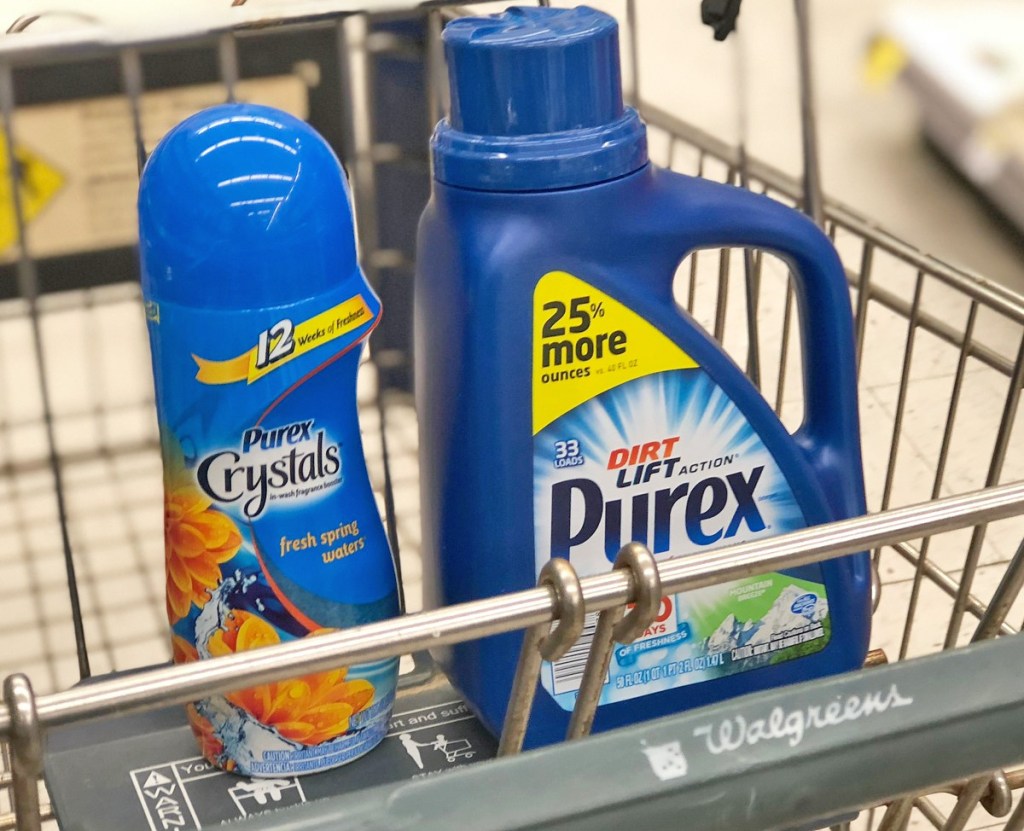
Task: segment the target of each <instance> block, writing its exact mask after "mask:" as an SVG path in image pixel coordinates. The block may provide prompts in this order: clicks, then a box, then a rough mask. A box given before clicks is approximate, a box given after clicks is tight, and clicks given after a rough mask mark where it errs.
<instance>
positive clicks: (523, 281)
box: [415, 7, 870, 746]
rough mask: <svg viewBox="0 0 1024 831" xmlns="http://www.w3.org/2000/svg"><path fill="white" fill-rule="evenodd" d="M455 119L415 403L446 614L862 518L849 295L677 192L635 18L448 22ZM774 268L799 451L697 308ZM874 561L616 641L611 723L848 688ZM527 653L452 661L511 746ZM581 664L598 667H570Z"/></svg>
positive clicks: (436, 153)
mask: <svg viewBox="0 0 1024 831" xmlns="http://www.w3.org/2000/svg"><path fill="white" fill-rule="evenodd" d="M444 43H445V50H446V55H447V61H448V68H449V73H450V82H451V101H452V103H451V115H450V117H449V118H448V119H447V120H445V121H442V122H441V123H440V124H439V125H438V127H437V130H436V132H435V134H434V138H433V144H432V147H433V162H434V184H433V195H432V198H431V201H430V203H429V205H428V206H427V208H426V211H425V212H424V214H423V218H422V220H421V224H420V229H419V248H418V255H417V256H418V273H417V279H416V306H415V308H416V315H417V317H416V393H417V404H418V410H419V419H420V425H421V426H420V448H421V449H420V459H421V492H422V499H423V535H424V537H423V544H424V555H425V558H426V569H427V578H428V579H429V580H430V581H431V582H432V583H433V587H432V588H431V589H430V591H431V593H432V594H433V602H437V603H446V604H450V603H458V602H462V601H468V600H474V599H478V598H482V597H487V596H491V595H496V594H500V593H503V592H508V591H513V590H519V589H523V588H527V587H529V586H531V585H533V584H535V582H536V579H537V576H538V574H539V572H540V569H541V568H542V566H543V565H544V563H545V562H546V561H547V560H548V559H549V558H551V557H564V558H567V559H568V560H569V561H570V563H572V565H573V566H575V568H576V570H577V572H578V573H579V574H580V575H581V576H587V575H592V574H595V573H601V572H605V571H607V570H608V569H609V568H610V567H611V564H612V562H613V560H614V558H615V556H616V553H617V552H618V550H619V548H620V547H621V546H622V545H623V544H625V543H627V542H629V541H633V540H636V541H641V542H644V543H645V544H646V545H647V546H648V547H649V548H650V549H651V550H652V551H653V552H654V554H655V556H656V557H657V558H658V559H667V558H675V557H685V556H686V555H687V554H689V553H693V552H698V551H704V550H706V549H708V548H711V547H714V546H722V545H729V544H734V543H740V542H744V541H749V540H756V539H760V538H763V537H766V536H769V535H775V534H780V533H784V532H787V531H792V530H796V529H800V528H803V527H806V526H810V525H816V524H820V523H824V522H828V521H833V520H838V519H843V518H848V517H851V516H855V515H858V514H861V513H863V512H864V510H865V504H864V488H863V474H862V468H861V457H860V442H859V432H858V429H859V428H858V417H857V399H856V388H855V372H854V348H853V343H854V341H853V335H852V323H851V310H850V300H849V295H848V290H847V285H846V280H845V277H844V274H843V269H842V267H841V265H840V262H839V259H838V257H837V255H836V253H835V251H834V249H833V248H832V245H831V244H830V242H829V240H828V239H827V238H826V237H825V236H824V235H823V234H822V233H821V232H820V231H819V229H818V228H817V227H816V226H815V225H814V224H813V223H812V222H810V221H809V220H808V219H806V218H805V217H803V216H802V215H800V214H799V213H797V212H795V211H793V210H791V209H789V208H787V207H785V206H782V205H780V204H779V203H777V202H774V201H772V200H770V199H768V198H765V197H762V196H757V195H754V194H752V193H749V192H747V191H744V190H741V189H738V188H734V187H729V186H725V185H721V184H717V183H711V182H707V181H704V180H701V179H695V178H690V177H687V176H682V175H678V174H675V173H672V172H668V171H664V170H659V169H657V168H656V167H654V166H653V165H651V164H650V163H649V161H648V157H647V147H646V137H645V128H644V126H643V124H642V123H641V121H640V120H639V118H638V116H637V114H636V112H634V111H633V110H631V109H628V108H624V107H623V104H622V98H621V90H620V76H619V57H618V33H617V26H616V23H615V21H614V20H613V19H612V18H611V17H609V16H608V15H605V14H603V13H600V12H597V11H594V10H593V9H589V8H586V7H580V8H576V9H552V8H513V9H510V10H508V11H506V12H504V13H503V14H499V15H497V16H493V17H484V18H464V19H459V20H456V21H454V22H452V23H450V24H449V25H448V27H447V28H446V29H445V32H444ZM719 246H750V247H757V248H762V249H766V250H770V251H772V252H775V253H776V254H778V255H779V256H781V257H782V258H784V259H785V260H786V261H787V262H788V264H789V265H790V266H791V268H792V270H793V273H794V275H795V277H796V284H797V293H798V297H799V308H800V313H801V325H802V336H803V343H804V345H805V347H806V348H805V389H806V413H805V420H804V422H803V425H802V426H801V428H800V429H799V430H798V431H797V432H796V433H795V434H793V435H791V434H790V433H789V432H787V431H786V429H785V428H784V427H783V426H782V424H781V423H780V421H779V420H778V419H777V418H776V416H775V415H774V413H773V412H772V411H771V409H770V408H769V407H768V405H767V404H766V402H765V401H764V399H763V398H762V397H761V396H760V395H759V394H758V392H757V391H756V389H755V388H754V387H753V386H752V385H751V384H750V382H749V381H748V379H747V378H746V377H745V376H744V375H743V373H742V372H741V371H740V370H739V368H738V367H737V366H736V365H735V364H734V363H733V362H732V361H731V360H730V359H729V358H728V356H727V355H726V354H725V353H724V352H723V351H722V349H721V348H720V347H719V345H718V344H717V343H715V342H714V341H713V340H712V339H711V338H710V337H709V336H708V335H707V334H706V333H705V332H704V331H703V330H702V329H701V327H700V326H699V325H698V324H697V323H696V322H694V320H693V319H692V318H690V317H689V316H688V315H687V314H686V313H685V312H684V311H683V310H682V309H680V308H679V306H678V305H677V304H676V303H675V302H674V300H673V295H672V281H673V275H674V273H675V271H676V268H677V266H678V265H679V263H680V261H681V260H682V258H683V257H685V256H686V255H687V254H688V253H689V252H691V251H693V250H695V249H698V248H708V247H719ZM869 568H870V566H869V561H868V558H867V555H866V554H859V555H856V556H852V557H847V558H843V559H839V560H835V561H831V562H827V563H823V564H821V565H813V566H807V567H801V568H795V569H790V570H786V571H782V572H778V573H768V574H762V575H759V576H757V577H752V578H750V579H743V580H738V581H735V582H732V583H727V584H725V585H720V586H715V587H710V588H706V589H702V590H700V591H694V592H690V593H687V594H683V595H676V596H672V597H668V598H666V600H665V602H664V603H663V606H662V611H661V614H660V615H659V619H658V621H657V622H656V623H655V624H654V625H653V626H652V627H651V628H650V629H649V630H648V632H647V633H645V635H644V636H643V637H642V638H641V639H640V640H638V641H636V642H635V643H632V644H629V645H625V646H620V647H618V648H617V649H616V650H615V651H614V653H613V656H612V661H611V668H610V670H609V675H608V680H607V682H606V684H605V687H604V691H603V693H602V695H601V699H600V706H599V708H598V712H597V716H596V720H595V729H596V730H605V729H608V728H612V727H616V726H619V725H623V724H626V723H629V722H633V721H637V720H640V719H646V718H650V717H654V716H659V715H664V714H667V713H671V712H676V711H679V710H682V709H685V708H689V707H694V706H697V705H700V704H704V703H708V702H713V701H717V700H720V699H723V698H726V697H729V696H734V695H738V694H741V693H745V692H749V691H753V690H758V689H763V688H766V687H771V686H776V685H781V684H786V683H790V682H794V681H799V680H803V679H808V678H812V677H815V676H821V675H825V674H829V673H835V672H841V671H845V670H850V669H853V668H855V667H857V666H859V665H860V664H861V663H862V661H863V659H864V656H865V654H866V651H867V642H868V632H869V621H870V608H869V607H870V600H869V598H870V576H869V574H870V572H869ZM520 643H521V636H520V635H518V634H514V635H508V636H499V637H492V638H489V639H486V640H484V641H479V642H473V643H469V644H465V645H462V646H459V647H457V648H455V649H454V650H452V651H451V652H450V653H448V654H446V655H444V656H442V658H443V660H444V662H445V663H446V668H447V670H448V671H449V673H450V675H451V676H452V678H453V679H454V681H455V683H456V684H457V685H458V687H459V688H460V689H461V690H462V692H463V693H464V694H465V695H466V696H467V698H468V700H469V701H470V703H471V705H472V706H473V707H474V708H475V709H476V711H477V712H478V713H479V714H480V715H481V717H482V718H483V720H484V722H485V723H486V724H487V725H488V727H489V728H490V729H491V730H493V731H495V732H497V731H499V730H500V728H501V724H502V720H503V717H504V713H505V706H506V700H507V696H508V691H509V688H510V684H511V679H512V676H513V674H514V669H515V665H516V656H517V652H518V649H519V644H520ZM586 647H587V643H586V639H585V638H584V639H583V640H582V641H581V643H580V645H579V646H578V648H577V649H576V650H574V652H573V653H570V655H569V656H568V657H567V658H566V659H563V660H562V661H560V662H558V663H556V664H553V665H552V664H545V666H544V668H543V670H542V674H541V679H542V685H543V691H540V692H538V696H537V700H536V703H535V705H534V711H533V717H532V720H531V723H530V727H529V731H528V733H527V736H526V745H527V746H535V745H538V744H543V743H547V742H552V741H556V740H559V739H560V738H562V737H563V736H564V734H565V729H566V726H567V723H568V716H569V711H570V710H571V708H572V706H573V703H574V700H575V697H576V691H577V690H578V688H579V683H580V677H581V674H582V663H583V662H582V660H580V657H581V650H585V649H586ZM574 659H575V660H574Z"/></svg>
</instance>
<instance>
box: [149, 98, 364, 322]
mask: <svg viewBox="0 0 1024 831" xmlns="http://www.w3.org/2000/svg"><path fill="white" fill-rule="evenodd" d="M139 237H140V239H139V247H140V256H141V259H142V288H143V293H144V294H145V296H146V297H147V298H150V299H154V300H158V301H164V302H174V303H179V304H181V305H186V306H191V307H197V308H209V309H222V310H241V309H258V308H266V307H268V306H280V305H286V304H290V303H297V302H299V301H301V300H305V299H306V298H308V297H313V296H315V295H317V294H320V293H321V292H324V291H328V290H331V289H337V288H339V286H340V285H341V284H342V283H343V282H344V281H345V280H348V279H354V278H358V279H360V280H361V279H362V278H361V276H360V274H359V271H358V264H357V260H356V246H355V234H354V229H353V220H352V208H351V205H350V202H349V195H348V188H347V185H346V182H345V176H344V173H343V171H342V168H341V165H340V163H339V162H338V159H337V157H336V156H335V155H334V152H333V151H332V150H331V148H330V146H329V145H328V144H327V142H326V141H324V139H323V138H322V137H321V136H320V135H319V134H318V133H317V132H316V131H315V130H313V128H312V127H310V126H309V125H308V124H306V123H305V122H304V121H302V120H300V119H298V118H295V117H294V116H291V115H289V114H287V113H284V112H281V111H280V110H277V109H274V108H272V107H264V106H257V105H254V104H224V105H221V106H217V107H211V108H209V109H207V110H203V111H202V112H200V113H196V114H195V115H193V116H191V117H190V118H187V119H186V120H185V121H183V122H181V124H179V125H178V126H177V127H175V128H174V129H173V130H171V131H170V132H169V133H168V134H167V135H166V136H165V137H164V138H163V139H162V140H161V142H160V143H159V144H158V145H157V147H156V149H155V150H154V151H153V154H152V155H151V156H150V158H149V161H148V162H147V163H146V167H145V169H144V170H143V173H142V179H141V182H140V185H139Z"/></svg>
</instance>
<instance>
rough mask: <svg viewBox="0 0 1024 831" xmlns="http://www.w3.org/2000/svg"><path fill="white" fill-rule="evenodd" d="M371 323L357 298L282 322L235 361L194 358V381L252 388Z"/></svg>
mask: <svg viewBox="0 0 1024 831" xmlns="http://www.w3.org/2000/svg"><path fill="white" fill-rule="evenodd" d="M372 319H373V315H372V313H371V312H370V307H369V306H367V305H366V301H365V300H364V299H363V296H362V295H360V294H357V295H356V296H355V297H351V298H349V299H348V300H345V301H343V302H342V303H339V304H338V305H337V306H332V307H331V308H330V309H327V310H326V311H323V312H320V313H319V314H316V315H314V316H313V317H311V318H309V319H308V320H304V321H302V322H301V323H293V322H292V321H291V320H290V319H288V318H283V319H282V320H280V321H278V322H277V323H275V324H274V325H273V326H271V327H270V328H269V329H267V330H266V331H264V332H261V333H260V335H259V337H258V339H257V344H256V346H254V347H252V348H251V349H248V350H246V351H245V352H243V353H242V354H241V355H237V356H236V357H234V358H228V359H227V360H223V361H213V360H209V359H207V358H201V357H199V356H198V355H195V354H193V355H192V360H194V361H195V362H196V366H197V367H198V371H197V372H196V380H197V381H198V382H199V383H200V384H234V383H237V382H238V381H245V382H246V383H248V384H251V383H252V382H253V381H257V380H259V379H260V378H262V377H263V376H264V375H266V374H267V373H269V372H273V371H274V370H275V369H277V368H278V367H280V366H284V365H285V364H286V363H289V362H290V361H293V360H295V359H296V358H298V357H300V356H301V355H305V354H306V353H307V352H311V351H312V350H314V349H316V348H317V347H320V346H323V345H324V344H327V343H330V342H331V341H333V340H336V339H337V338H340V337H342V336H343V335H347V334H348V333H349V332H351V331H353V330H355V329H358V328H359V327H360V326H364V325H365V324H367V323H369V322H370V321H371V320H372Z"/></svg>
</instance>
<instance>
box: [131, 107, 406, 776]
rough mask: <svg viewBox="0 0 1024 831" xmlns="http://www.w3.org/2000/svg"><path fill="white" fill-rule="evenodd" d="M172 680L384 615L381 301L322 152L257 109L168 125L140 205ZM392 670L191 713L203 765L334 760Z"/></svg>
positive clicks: (377, 710) (336, 675)
mask: <svg viewBox="0 0 1024 831" xmlns="http://www.w3.org/2000/svg"><path fill="white" fill-rule="evenodd" d="M139 225H140V230H139V235H140V248H141V256H142V287H143V294H144V296H145V300H146V316H147V319H148V324H149V334H150V343H151V346H152V352H153V371H154V375H155V379H156V400H157V410H158V416H159V420H160V435H161V442H162V449H163V461H164V485H165V487H164V491H165V542H166V561H167V615H168V618H169V621H170V623H171V626H172V633H173V634H172V644H173V647H174V659H175V661H177V662H182V661H192V660H198V659H200V658H210V657H215V656H218V655H225V654H230V653H234V652H243V651H246V650H249V649H254V648H258V647H261V646H266V645H270V644H276V643H279V642H285V641H291V640H294V639H296V638H302V637H307V636H310V635H317V634H319V633H321V632H323V631H326V630H331V629H336V628H341V627H346V626H353V625H356V624H360V623H369V622H372V621H376V620H380V619H381V618H385V617H390V616H392V615H395V614H397V613H398V610H399V601H398V594H397V583H396V579H395V569H394V562H393V560H392V556H391V551H390V550H389V547H388V542H387V538H386V537H385V534H384V529H383V526H382V523H381V520H380V515H379V514H378V512H377V506H376V503H375V501H374V497H373V493H372V491H371V489H370V482H369V478H368V476H367V472H366V466H365V462H364V459H363V453H362V444H361V441H360V434H359V423H358V418H357V412H356V396H355V391H356V371H357V368H358V365H359V355H360V350H361V345H362V343H363V342H364V341H365V340H366V338H367V337H368V336H369V334H370V332H371V330H372V329H373V328H374V327H375V326H376V324H377V322H378V320H379V318H380V304H379V302H378V301H377V298H376V296H375V295H374V293H373V291H372V290H371V289H370V286H369V285H368V284H367V282H366V279H365V278H364V277H363V275H362V273H361V272H360V270H359V265H358V263H357V261H356V250H355V241H354V236H353V226H352V213H351V208H350V206H349V199H348V190H347V187H346V184H345V178H344V175H343V173H342V170H341V166H340V165H339V164H338V160H337V158H336V157H335V156H334V154H333V153H332V152H331V149H330V148H329V147H328V146H327V144H326V142H325V141H324V140H323V139H322V138H321V137H320V136H319V135H317V134H316V133H315V132H314V131H313V130H312V128H310V127H309V126H308V125H307V124H305V123H303V122H302V121H300V120H298V119H296V118H294V117H292V116H290V115H287V114H286V113H282V112H279V111H277V110H274V109H271V108H269V107H259V106H252V105H242V104H231V105H225V106H220V107H214V108H212V109H208V110H205V111H203V112H201V113H198V114H197V115H194V116H192V117H191V118H189V119H187V120H186V121H184V122H182V123H181V124H179V125H178V126H177V127H175V128H174V129H173V130H171V132H170V133H168V135H167V136H166V137H165V138H164V139H163V141H161V142H160V144H159V145H158V146H157V148H156V149H155V150H154V151H153V155H152V156H151V158H150V159H149V162H148V163H147V165H146V168H145V170H144V171H143V175H142V183H141V186H140V192H139ZM397 664H398V662H397V660H388V661H381V662H378V663H374V664H363V665H357V666H350V667H346V668H342V667H339V668H338V669H336V670H333V671H330V672H323V673H317V674H311V675H306V676H304V677H302V678H296V679H291V680H285V681H279V682H274V683H270V684H264V685H261V686H259V687H255V688H252V689H248V690H241V691H236V692H232V693H229V694H227V695H226V696H214V697H211V698H207V699H203V700H202V701H198V702H196V703H195V704H193V705H190V707H189V718H190V721H191V723H192V727H193V730H194V732H195V733H196V737H197V738H198V740H199V742H200V746H201V748H202V751H203V753H204V755H205V756H206V757H207V758H208V759H209V760H210V761H211V762H213V763H215V764H218V765H221V766H223V767H225V768H227V769H229V770H235V771H238V772H239V773H245V774H249V775H255V776H281V775H295V774H302V773H311V772H315V771H318V770H324V769H326V768H329V767H334V766H336V765H340V764H343V763H345V762H348V761H350V760H352V759H354V758H356V757H358V756H361V755H362V754H363V753H366V752H367V751H368V750H370V749H371V748H372V747H374V746H375V745H376V744H377V743H378V742H380V740H381V739H382V738H383V737H384V734H385V733H386V732H387V727H388V719H389V715H390V711H391V707H392V703H393V701H394V695H395V686H396V682H397V669H398V666H397Z"/></svg>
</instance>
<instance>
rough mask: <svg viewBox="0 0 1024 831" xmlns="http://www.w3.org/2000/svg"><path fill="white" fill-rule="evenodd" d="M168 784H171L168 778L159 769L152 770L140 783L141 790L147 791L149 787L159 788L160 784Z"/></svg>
mask: <svg viewBox="0 0 1024 831" xmlns="http://www.w3.org/2000/svg"><path fill="white" fill-rule="evenodd" d="M170 784H172V782H171V780H170V779H168V778H167V777H166V776H164V775H163V774H162V773H160V771H157V770H154V771H153V772H152V773H151V774H149V776H147V777H146V781H145V782H144V783H143V785H142V790H144V791H147V790H149V789H150V788H159V787H160V786H161V785H170Z"/></svg>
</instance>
